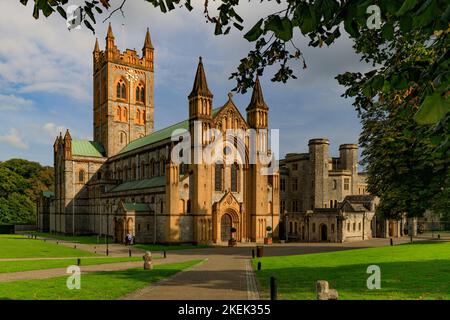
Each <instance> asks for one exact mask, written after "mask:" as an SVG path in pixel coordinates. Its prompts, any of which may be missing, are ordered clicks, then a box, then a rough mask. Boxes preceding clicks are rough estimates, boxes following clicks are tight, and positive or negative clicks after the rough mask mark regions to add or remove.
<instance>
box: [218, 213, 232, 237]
mask: <svg viewBox="0 0 450 320" xmlns="http://www.w3.org/2000/svg"><path fill="white" fill-rule="evenodd" d="M231 227H232V222H231V216H230V215H229V214H227V213H226V214H224V215H223V216H222V219H221V220H220V240H221V241H223V242H225V241H228V240H230V239H231Z"/></svg>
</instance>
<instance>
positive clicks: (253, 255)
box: [252, 249, 255, 259]
mask: <svg viewBox="0 0 450 320" xmlns="http://www.w3.org/2000/svg"><path fill="white" fill-rule="evenodd" d="M252 258H253V259H255V249H252Z"/></svg>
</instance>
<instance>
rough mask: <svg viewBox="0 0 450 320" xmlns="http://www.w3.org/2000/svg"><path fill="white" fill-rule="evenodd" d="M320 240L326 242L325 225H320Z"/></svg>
mask: <svg viewBox="0 0 450 320" xmlns="http://www.w3.org/2000/svg"><path fill="white" fill-rule="evenodd" d="M320 240H321V241H327V240H328V228H327V225H326V224H322V225H320Z"/></svg>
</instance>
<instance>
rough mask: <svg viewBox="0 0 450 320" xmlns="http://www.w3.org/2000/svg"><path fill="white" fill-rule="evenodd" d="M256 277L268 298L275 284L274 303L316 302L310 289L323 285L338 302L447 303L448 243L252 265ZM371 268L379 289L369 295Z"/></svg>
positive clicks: (449, 282)
mask: <svg viewBox="0 0 450 320" xmlns="http://www.w3.org/2000/svg"><path fill="white" fill-rule="evenodd" d="M258 261H261V263H262V270H261V271H256V277H257V279H258V282H259V284H260V286H261V288H262V290H263V296H264V297H266V298H267V297H268V294H269V281H270V280H269V279H270V277H271V276H275V277H276V279H277V280H278V292H279V299H289V300H299V299H300V300H304V299H315V283H316V281H317V280H327V281H328V282H329V283H330V287H331V288H334V289H337V290H338V293H339V297H340V299H394V300H396V299H408V300H409V299H450V242H434V243H417V244H404V245H398V246H393V247H391V246H389V247H379V248H368V249H357V250H346V251H340V252H330V253H317V254H305V255H297V256H283V257H265V258H261V259H254V260H253V266H254V268H255V270H256V267H257V263H258ZM370 265H377V266H379V267H380V271H381V289H379V290H377V289H374V290H369V289H368V288H367V279H368V278H369V276H370V275H371V274H368V273H367V268H368V266H370Z"/></svg>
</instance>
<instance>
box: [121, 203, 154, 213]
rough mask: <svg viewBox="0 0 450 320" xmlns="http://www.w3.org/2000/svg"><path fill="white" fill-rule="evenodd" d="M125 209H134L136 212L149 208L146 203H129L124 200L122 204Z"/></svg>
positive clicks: (148, 209)
mask: <svg viewBox="0 0 450 320" xmlns="http://www.w3.org/2000/svg"><path fill="white" fill-rule="evenodd" d="M123 206H124V208H125V210H126V211H136V212H142V211H150V208H149V207H148V205H147V204H146V203H129V202H125V203H124V204H123Z"/></svg>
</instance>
